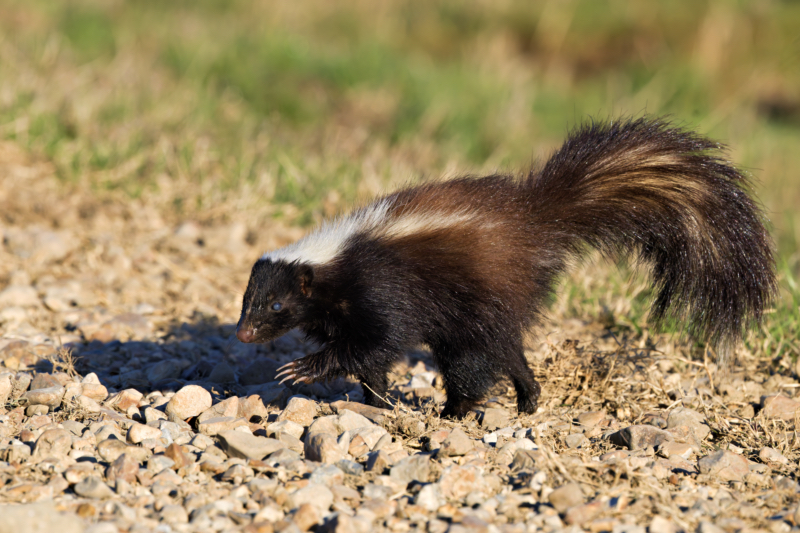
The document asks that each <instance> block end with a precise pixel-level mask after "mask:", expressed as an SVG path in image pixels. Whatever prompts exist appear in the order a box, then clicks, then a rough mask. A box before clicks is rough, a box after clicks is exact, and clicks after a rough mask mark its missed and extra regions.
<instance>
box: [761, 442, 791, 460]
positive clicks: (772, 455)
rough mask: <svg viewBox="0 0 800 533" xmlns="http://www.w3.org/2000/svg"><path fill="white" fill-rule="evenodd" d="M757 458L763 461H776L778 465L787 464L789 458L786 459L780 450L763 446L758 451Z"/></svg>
mask: <svg viewBox="0 0 800 533" xmlns="http://www.w3.org/2000/svg"><path fill="white" fill-rule="evenodd" d="M758 458H759V459H761V460H762V461H764V462H765V463H767V464H769V463H776V464H780V465H788V464H789V459H787V458H786V457H785V456H784V455H783V454H782V453H781V452H779V451H778V450H776V449H775V448H770V447H768V446H767V447H764V448H761V450H760V451H759V452H758Z"/></svg>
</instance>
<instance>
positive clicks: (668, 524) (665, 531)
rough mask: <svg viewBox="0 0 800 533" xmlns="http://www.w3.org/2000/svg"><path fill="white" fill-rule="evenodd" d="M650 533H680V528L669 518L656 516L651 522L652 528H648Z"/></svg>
mask: <svg viewBox="0 0 800 533" xmlns="http://www.w3.org/2000/svg"><path fill="white" fill-rule="evenodd" d="M647 531H648V533H678V531H680V528H679V527H678V526H677V524H675V522H673V521H672V520H669V519H668V518H664V517H663V516H660V515H656V516H654V517H653V520H651V521H650V526H649V527H648V528H647Z"/></svg>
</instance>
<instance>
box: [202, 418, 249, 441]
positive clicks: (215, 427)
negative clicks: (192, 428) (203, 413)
mask: <svg viewBox="0 0 800 533" xmlns="http://www.w3.org/2000/svg"><path fill="white" fill-rule="evenodd" d="M246 425H247V420H245V419H244V418H234V417H232V416H221V417H218V418H208V419H206V420H203V421H202V422H200V423H199V424H197V431H198V432H199V433H201V434H203V435H208V436H214V435H219V434H220V433H222V432H224V431H230V430H233V429H235V428H237V427H239V426H246Z"/></svg>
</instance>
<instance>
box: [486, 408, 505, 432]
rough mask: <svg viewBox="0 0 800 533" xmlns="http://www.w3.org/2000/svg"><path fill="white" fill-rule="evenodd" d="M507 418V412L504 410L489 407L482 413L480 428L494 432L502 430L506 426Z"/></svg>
mask: <svg viewBox="0 0 800 533" xmlns="http://www.w3.org/2000/svg"><path fill="white" fill-rule="evenodd" d="M509 418H510V417H509V414H508V411H506V410H505V409H498V408H496V407H489V408H487V409H485V410H484V412H483V418H482V419H481V427H482V428H483V429H485V430H486V431H494V430H495V429H497V428H504V427H506V426H508V421H509Z"/></svg>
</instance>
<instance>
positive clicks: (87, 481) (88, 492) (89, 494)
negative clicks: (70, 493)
mask: <svg viewBox="0 0 800 533" xmlns="http://www.w3.org/2000/svg"><path fill="white" fill-rule="evenodd" d="M73 490H75V494H77V495H78V496H83V497H84V498H96V499H99V500H105V499H106V498H111V497H112V496H114V491H112V490H111V488H110V487H109V486H108V485H106V484H105V483H103V481H102V480H101V479H100V478H98V477H95V476H87V477H85V478H84V479H83V480H82V481H81V482H80V483H78V484H77V485H75V487H73Z"/></svg>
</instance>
